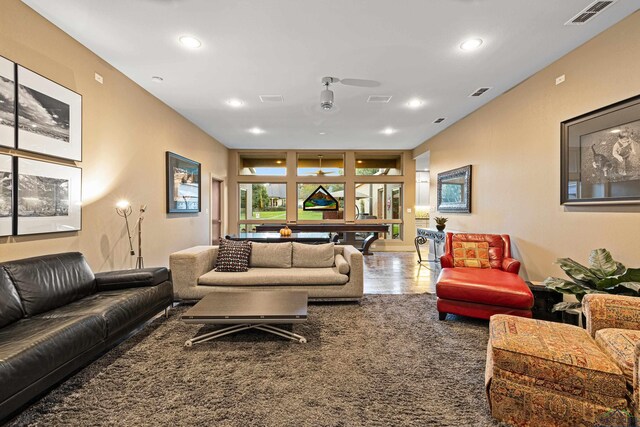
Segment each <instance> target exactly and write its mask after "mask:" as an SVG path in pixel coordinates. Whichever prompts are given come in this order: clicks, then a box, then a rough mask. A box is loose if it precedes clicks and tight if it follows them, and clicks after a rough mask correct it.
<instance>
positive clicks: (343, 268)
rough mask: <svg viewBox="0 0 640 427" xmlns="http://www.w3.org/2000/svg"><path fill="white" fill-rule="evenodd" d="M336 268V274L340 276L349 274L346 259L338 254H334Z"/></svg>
mask: <svg viewBox="0 0 640 427" xmlns="http://www.w3.org/2000/svg"><path fill="white" fill-rule="evenodd" d="M335 259H336V267H337V268H338V272H339V273H340V274H349V270H350V269H351V268H350V267H349V263H348V262H347V260H346V259H344V256H343V255H340V254H336V258H335Z"/></svg>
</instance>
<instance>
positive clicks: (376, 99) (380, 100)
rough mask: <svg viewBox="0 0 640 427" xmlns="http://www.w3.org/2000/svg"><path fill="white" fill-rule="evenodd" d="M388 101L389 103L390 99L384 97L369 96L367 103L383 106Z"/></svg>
mask: <svg viewBox="0 0 640 427" xmlns="http://www.w3.org/2000/svg"><path fill="white" fill-rule="evenodd" d="M389 101H391V97H390V96H386V95H371V96H370V97H369V98H368V99H367V102H377V103H383V104H386V103H388V102H389Z"/></svg>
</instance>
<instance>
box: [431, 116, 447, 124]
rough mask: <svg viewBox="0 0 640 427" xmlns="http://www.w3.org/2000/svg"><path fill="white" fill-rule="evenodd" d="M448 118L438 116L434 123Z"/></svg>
mask: <svg viewBox="0 0 640 427" xmlns="http://www.w3.org/2000/svg"><path fill="white" fill-rule="evenodd" d="M445 120H446V117H438V118H437V119H435V120H434V121H433V123H442V122H444V121H445Z"/></svg>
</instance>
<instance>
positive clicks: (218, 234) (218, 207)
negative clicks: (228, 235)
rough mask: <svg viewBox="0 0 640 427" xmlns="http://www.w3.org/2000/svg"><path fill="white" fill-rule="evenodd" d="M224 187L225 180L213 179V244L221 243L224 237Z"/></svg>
mask: <svg viewBox="0 0 640 427" xmlns="http://www.w3.org/2000/svg"><path fill="white" fill-rule="evenodd" d="M222 188H223V181H221V180H219V179H216V178H212V179H211V244H212V245H219V244H220V240H221V239H222V228H223V227H222Z"/></svg>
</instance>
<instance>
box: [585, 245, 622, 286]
mask: <svg viewBox="0 0 640 427" xmlns="http://www.w3.org/2000/svg"><path fill="white" fill-rule="evenodd" d="M619 264H620V263H618V262H616V261H615V260H614V259H613V257H612V256H611V253H610V252H609V251H608V250H606V249H602V248H601V249H594V250H592V251H591V254H590V255H589V265H590V266H591V272H592V273H593V274H595V275H596V276H598V278H599V279H604V278H606V277H609V276H612V275H614V274H616V271H617V270H618V265H619Z"/></svg>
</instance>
